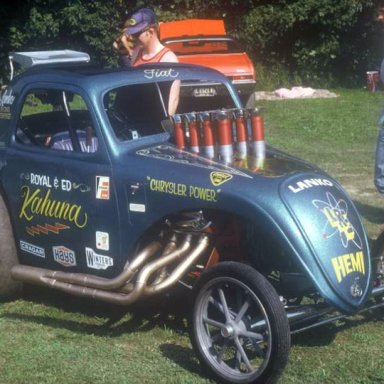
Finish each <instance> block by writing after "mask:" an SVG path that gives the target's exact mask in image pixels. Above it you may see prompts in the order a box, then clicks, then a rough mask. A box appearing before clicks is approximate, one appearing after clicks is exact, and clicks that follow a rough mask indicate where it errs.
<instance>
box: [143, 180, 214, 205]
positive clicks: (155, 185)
mask: <svg viewBox="0 0 384 384" xmlns="http://www.w3.org/2000/svg"><path fill="white" fill-rule="evenodd" d="M147 179H148V180H149V189H150V190H151V191H153V192H160V193H166V194H169V195H175V196H181V197H190V198H193V199H198V200H204V201H212V202H215V203H216V202H217V194H218V193H219V192H220V190H217V191H215V190H214V189H210V188H204V187H197V186H193V185H189V186H188V185H186V184H182V183H175V182H173V181H166V180H160V179H151V178H150V177H147Z"/></svg>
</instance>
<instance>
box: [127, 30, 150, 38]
mask: <svg viewBox="0 0 384 384" xmlns="http://www.w3.org/2000/svg"><path fill="white" fill-rule="evenodd" d="M148 30H149V28H145V29H143V30H142V31H140V32H137V33H135V34H133V35H131V36H132V40H137V39H138V38H139V37H140V35H141V34H142V33H144V32H147V31H148Z"/></svg>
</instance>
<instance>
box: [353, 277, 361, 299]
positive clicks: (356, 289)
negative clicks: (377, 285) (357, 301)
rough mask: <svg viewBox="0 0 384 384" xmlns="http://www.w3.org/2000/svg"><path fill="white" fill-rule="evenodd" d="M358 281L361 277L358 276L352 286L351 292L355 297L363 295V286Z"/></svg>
mask: <svg viewBox="0 0 384 384" xmlns="http://www.w3.org/2000/svg"><path fill="white" fill-rule="evenodd" d="M358 281H359V278H356V279H355V282H354V283H353V284H352V285H351V288H350V292H351V295H352V296H353V297H361V296H363V288H361V286H360V284H359V283H358Z"/></svg>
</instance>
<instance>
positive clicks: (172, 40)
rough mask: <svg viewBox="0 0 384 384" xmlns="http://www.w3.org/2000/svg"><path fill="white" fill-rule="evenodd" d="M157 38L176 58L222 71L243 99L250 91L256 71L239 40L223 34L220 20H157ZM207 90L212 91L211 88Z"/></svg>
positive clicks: (246, 97)
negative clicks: (158, 33) (158, 30)
mask: <svg viewBox="0 0 384 384" xmlns="http://www.w3.org/2000/svg"><path fill="white" fill-rule="evenodd" d="M160 39H161V41H162V43H163V44H164V45H166V46H167V47H168V48H170V49H171V50H172V51H173V52H174V53H175V54H176V55H177V56H178V58H179V61H180V62H182V63H189V64H199V65H203V66H206V67H209V68H213V69H216V70H218V71H220V72H222V73H223V74H224V75H226V76H227V77H228V78H230V79H231V81H232V83H233V85H234V86H235V88H236V89H237V91H238V93H239V95H240V97H241V99H242V100H243V101H245V100H247V99H248V97H249V95H250V94H251V93H252V92H253V91H254V89H255V84H256V71H255V68H254V66H253V64H252V61H251V60H250V58H249V56H248V55H247V53H246V52H245V50H244V49H243V48H242V46H241V44H240V43H239V42H238V41H237V40H235V39H234V38H232V37H230V36H229V35H227V33H226V30H225V26H224V21H223V20H210V19H187V20H178V21H171V22H163V23H160ZM211 91H212V92H214V88H212V89H211ZM212 96H214V95H212Z"/></svg>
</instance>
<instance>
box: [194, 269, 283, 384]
mask: <svg viewBox="0 0 384 384" xmlns="http://www.w3.org/2000/svg"><path fill="white" fill-rule="evenodd" d="M193 290H194V292H193V303H192V304H193V305H192V315H191V319H190V336H191V341H192V344H193V347H194V350H195V352H196V354H197V355H198V357H199V360H200V361H201V363H202V364H203V365H204V366H206V367H207V368H208V369H209V370H210V372H211V373H212V374H213V376H214V377H215V378H216V379H217V380H218V381H219V382H220V383H273V382H275V381H276V380H277V379H278V378H279V376H280V375H281V373H282V372H283V369H284V367H285V365H286V363H287V361H288V354H289V348H290V330H289V324H288V319H287V316H286V313H285V310H284V307H283V305H282V303H281V302H280V300H279V297H278V295H277V293H276V291H275V290H274V288H273V287H272V285H271V284H270V283H269V282H268V281H267V280H266V279H265V278H264V277H263V276H262V275H261V274H260V273H258V272H257V271H255V270H254V269H253V268H251V267H250V266H247V265H244V264H240V263H236V262H224V263H220V264H218V265H216V266H214V267H212V268H210V269H209V270H207V271H206V272H204V273H203V274H202V276H201V277H200V278H199V280H198V281H197V283H196V285H195V287H194V289H193Z"/></svg>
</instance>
